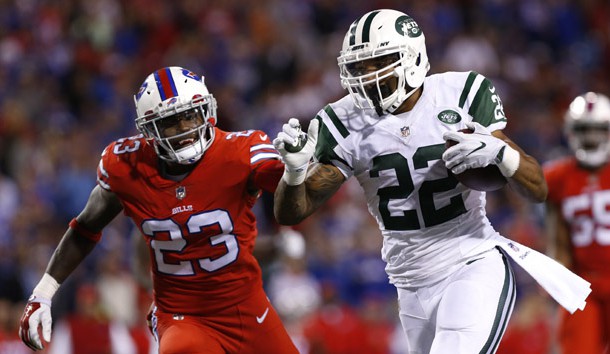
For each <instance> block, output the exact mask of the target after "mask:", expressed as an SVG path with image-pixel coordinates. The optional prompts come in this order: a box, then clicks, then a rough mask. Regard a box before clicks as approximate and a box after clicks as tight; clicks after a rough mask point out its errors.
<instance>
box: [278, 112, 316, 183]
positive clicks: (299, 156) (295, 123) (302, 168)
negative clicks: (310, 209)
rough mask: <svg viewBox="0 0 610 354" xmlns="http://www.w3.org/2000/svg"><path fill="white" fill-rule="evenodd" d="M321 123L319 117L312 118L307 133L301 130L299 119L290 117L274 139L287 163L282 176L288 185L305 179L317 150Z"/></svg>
mask: <svg viewBox="0 0 610 354" xmlns="http://www.w3.org/2000/svg"><path fill="white" fill-rule="evenodd" d="M319 123H320V122H319V121H318V120H317V119H312V120H311V122H310V123H309V128H308V129H307V134H305V133H304V132H303V131H301V124H300V123H299V120H298V119H296V118H290V120H288V123H286V124H284V125H283V126H282V131H281V132H279V133H278V135H277V137H276V138H275V139H273V145H274V146H275V148H276V149H277V150H278V152H279V153H280V155H282V160H283V161H284V164H285V165H286V170H285V173H284V176H283V177H282V178H283V179H284V181H285V182H286V183H287V184H288V185H291V186H296V185H299V184H301V183H303V181H304V180H305V176H306V174H307V166H309V161H310V160H311V158H312V157H313V153H314V151H315V150H316V144H317V141H318V128H319Z"/></svg>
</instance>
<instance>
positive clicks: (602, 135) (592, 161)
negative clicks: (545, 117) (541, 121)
mask: <svg viewBox="0 0 610 354" xmlns="http://www.w3.org/2000/svg"><path fill="white" fill-rule="evenodd" d="M564 128H565V133H566V136H567V138H568V143H569V145H570V148H571V149H572V151H573V152H574V155H575V157H576V159H577V160H578V162H580V163H581V164H582V165H584V166H586V167H590V168H596V167H599V166H601V165H603V164H605V163H606V162H608V160H609V158H610V99H608V97H606V96H604V95H602V94H599V93H595V92H587V93H585V94H583V95H580V96H578V97H576V98H575V99H574V101H572V103H570V107H569V108H568V111H567V112H566V115H565V125H564Z"/></svg>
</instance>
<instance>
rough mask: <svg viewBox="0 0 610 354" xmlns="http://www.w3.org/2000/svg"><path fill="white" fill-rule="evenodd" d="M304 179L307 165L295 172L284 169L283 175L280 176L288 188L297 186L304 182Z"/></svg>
mask: <svg viewBox="0 0 610 354" xmlns="http://www.w3.org/2000/svg"><path fill="white" fill-rule="evenodd" d="M305 177H307V165H305V168H299V169H297V170H296V171H288V169H284V174H283V175H282V179H283V180H284V182H286V184H287V185H289V186H298V185H299V184H302V183H303V182H305Z"/></svg>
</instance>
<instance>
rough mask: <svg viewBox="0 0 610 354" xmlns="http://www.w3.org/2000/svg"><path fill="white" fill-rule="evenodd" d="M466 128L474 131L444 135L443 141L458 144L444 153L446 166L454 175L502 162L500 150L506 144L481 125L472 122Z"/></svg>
mask: <svg viewBox="0 0 610 354" xmlns="http://www.w3.org/2000/svg"><path fill="white" fill-rule="evenodd" d="M466 126H467V127H468V128H470V129H472V130H473V132H472V134H467V133H462V132H457V131H450V132H446V133H445V134H443V139H445V140H453V141H457V142H458V144H456V145H454V146H452V147H450V148H448V149H447V150H445V152H444V153H443V156H442V158H443V161H445V166H446V167H447V168H448V169H450V170H451V172H453V173H454V174H460V173H462V172H464V171H465V170H467V169H470V168H479V167H485V166H487V165H489V164H494V165H495V164H498V163H499V162H501V161H502V160H501V156H498V155H499V153H500V150H502V148H505V147H506V146H507V144H506V142H505V141H503V140H501V139H498V138H496V137H495V136H493V135H491V132H490V131H489V130H488V129H487V128H485V127H484V126H482V125H481V124H479V123H476V122H470V123H466ZM511 150H512V149H511ZM500 155H502V154H500ZM513 173H514V171H513Z"/></svg>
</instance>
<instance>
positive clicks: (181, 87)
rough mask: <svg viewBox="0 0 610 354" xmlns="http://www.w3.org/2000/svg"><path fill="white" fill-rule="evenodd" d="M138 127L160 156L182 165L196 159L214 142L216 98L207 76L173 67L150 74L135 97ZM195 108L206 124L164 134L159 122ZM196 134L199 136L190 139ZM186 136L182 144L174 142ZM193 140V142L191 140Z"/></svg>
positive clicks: (193, 161)
mask: <svg viewBox="0 0 610 354" xmlns="http://www.w3.org/2000/svg"><path fill="white" fill-rule="evenodd" d="M134 102H135V105H136V112H137V115H138V117H137V118H136V127H137V129H138V131H139V132H140V133H142V134H143V135H144V137H145V138H147V139H148V141H149V142H151V143H152V144H153V146H154V147H155V151H156V152H157V155H158V156H159V157H160V158H162V159H164V160H167V161H173V162H177V163H180V164H192V163H195V162H197V161H198V160H199V159H200V158H201V157H202V156H203V153H204V152H205V151H206V150H207V149H208V148H209V147H210V145H211V144H212V142H213V141H214V125H216V108H217V106H216V100H215V99H214V96H212V94H210V92H209V91H208V88H207V87H206V85H205V78H204V77H203V76H199V75H197V74H195V73H193V72H192V71H190V70H187V69H184V68H181V67H176V66H171V67H165V68H162V69H159V70H157V71H155V72H153V73H152V74H150V75H148V77H147V78H146V80H144V82H143V83H142V86H140V90H139V91H138V93H137V94H136V95H135V96H134ZM189 110H194V111H195V112H194V113H196V114H201V117H202V118H203V119H202V121H203V123H202V124H201V125H199V126H197V127H195V128H194V129H191V130H189V131H187V132H184V133H180V134H178V135H174V136H163V134H162V130H161V127H160V123H163V120H164V119H167V118H169V117H172V116H174V115H176V114H181V113H185V112H186V111H189ZM193 133H196V136H197V138H189V136H193ZM180 138H184V140H186V141H187V142H188V143H183V144H182V145H180V146H179V147H176V144H175V143H174V144H172V142H176V141H179V140H180ZM189 139H192V142H191V141H189Z"/></svg>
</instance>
